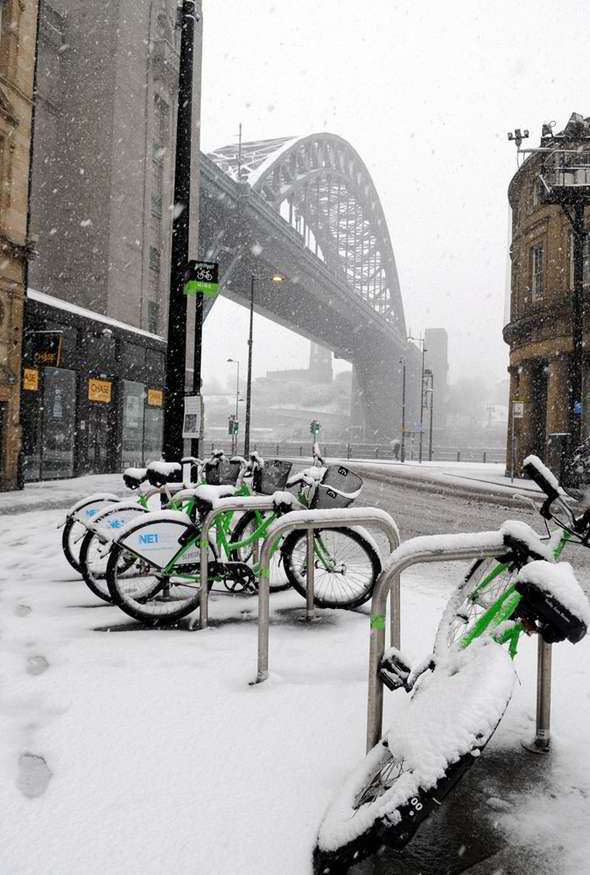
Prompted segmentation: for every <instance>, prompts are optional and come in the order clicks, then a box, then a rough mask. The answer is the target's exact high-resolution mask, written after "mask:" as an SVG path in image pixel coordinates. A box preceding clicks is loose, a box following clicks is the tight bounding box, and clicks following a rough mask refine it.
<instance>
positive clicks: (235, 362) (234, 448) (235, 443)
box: [227, 359, 240, 454]
mask: <svg viewBox="0 0 590 875" xmlns="http://www.w3.org/2000/svg"><path fill="white" fill-rule="evenodd" d="M227 361H228V362H231V363H232V364H233V365H237V375H236V418H235V422H237V421H238V401H239V400H240V363H239V361H238V360H237V359H227ZM237 449H238V438H237V436H236V433H235V432H232V436H231V451H232V454H234V453H236V452H237Z"/></svg>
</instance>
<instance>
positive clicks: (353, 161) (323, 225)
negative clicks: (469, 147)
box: [209, 134, 406, 343]
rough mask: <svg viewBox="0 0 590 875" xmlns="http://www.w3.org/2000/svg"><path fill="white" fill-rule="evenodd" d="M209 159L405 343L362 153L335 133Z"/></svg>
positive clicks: (389, 254) (254, 145) (230, 150)
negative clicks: (254, 194) (279, 220)
mask: <svg viewBox="0 0 590 875" xmlns="http://www.w3.org/2000/svg"><path fill="white" fill-rule="evenodd" d="M209 157H210V158H211V159H212V160H213V161H214V162H215V164H216V165H217V166H218V167H219V168H220V169H222V170H223V171H225V173H227V174H228V175H229V176H230V177H231V178H232V179H233V180H234V181H235V182H239V183H248V184H249V185H250V186H251V187H252V189H253V190H254V191H255V192H257V193H258V194H259V195H260V196H261V197H262V198H263V199H264V201H266V203H267V204H268V205H270V206H271V207H272V208H273V209H274V210H276V211H277V212H278V213H279V214H280V215H281V216H282V217H283V219H284V220H285V221H286V222H288V223H289V224H290V225H291V226H292V227H293V228H294V229H295V230H296V231H297V232H298V233H299V234H300V236H301V237H302V239H303V242H304V244H305V246H306V247H307V248H308V249H309V250H311V251H312V252H313V253H314V254H315V255H316V256H317V258H319V259H320V260H321V261H322V262H324V264H325V265H326V267H328V268H329V269H330V271H331V272H332V273H334V274H335V275H336V276H337V277H338V278H339V279H344V280H345V281H346V283H347V286H348V288H350V289H351V291H352V293H353V294H356V295H358V296H359V297H360V298H361V299H362V300H363V301H364V302H365V303H366V304H368V305H369V306H370V307H371V308H372V309H373V310H374V311H376V312H377V313H378V314H379V316H380V318H381V319H383V320H384V321H385V322H386V323H387V324H388V326H389V328H390V329H393V331H394V333H395V334H397V335H398V337H399V339H400V340H403V342H404V343H405V339H406V326H405V319H404V312H403V305H402V299H401V293H400V287H399V279H398V274H397V268H396V264H395V258H394V254H393V247H392V245H391V239H390V237H389V231H388V228H387V222H386V219H385V215H384V213H383V208H382V206H381V202H380V200H379V196H378V194H377V191H376V189H375V186H374V184H373V181H372V179H371V176H370V174H369V172H368V170H367V168H366V166H365V164H364V163H363V161H362V160H361V158H360V156H359V155H358V153H357V152H356V151H355V150H354V149H353V148H352V146H350V144H349V143H347V142H346V140H344V139H342V138H341V137H338V136H335V135H334V134H311V135H309V136H306V137H280V138H277V139H273V140H260V141H257V142H249V143H242V144H241V147H238V146H237V145H236V146H224V147H223V148H221V149H217V150H216V151H215V152H213V153H211V154H210V155H209Z"/></svg>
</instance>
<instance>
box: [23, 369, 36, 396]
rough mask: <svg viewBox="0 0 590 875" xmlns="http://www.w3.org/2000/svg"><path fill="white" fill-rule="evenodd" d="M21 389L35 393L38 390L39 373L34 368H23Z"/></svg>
mask: <svg viewBox="0 0 590 875" xmlns="http://www.w3.org/2000/svg"><path fill="white" fill-rule="evenodd" d="M23 389H28V391H29V392H37V391H38V389H39V371H37V370H36V369H35V368H25V369H24V371H23Z"/></svg>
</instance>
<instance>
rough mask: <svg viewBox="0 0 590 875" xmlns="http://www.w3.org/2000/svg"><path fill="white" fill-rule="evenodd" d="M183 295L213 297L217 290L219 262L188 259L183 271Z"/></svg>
mask: <svg viewBox="0 0 590 875" xmlns="http://www.w3.org/2000/svg"><path fill="white" fill-rule="evenodd" d="M183 291H184V294H185V295H204V296H205V297H206V298H214V297H215V295H216V294H217V292H218V291H219V264H218V263H217V262H216V261H189V263H188V265H187V267H186V270H185V272H184V288H183Z"/></svg>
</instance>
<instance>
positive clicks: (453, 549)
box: [367, 529, 551, 753]
mask: <svg viewBox="0 0 590 875" xmlns="http://www.w3.org/2000/svg"><path fill="white" fill-rule="evenodd" d="M505 534H506V529H500V530H498V531H493V532H479V533H475V532H474V533H465V534H459V535H425V536H422V537H418V538H411V539H410V540H409V541H405V543H404V544H402V545H401V546H400V547H398V548H397V550H395V551H394V552H393V553H392V554H391V556H390V557H389V559H388V561H387V564H386V566H385V568H384V569H383V571H382V572H381V574H380V575H379V578H378V580H377V583H376V584H375V589H374V590H373V598H372V600H371V626H370V633H369V634H370V639H369V640H370V644H369V684H368V696H367V752H368V751H369V750H371V748H373V747H374V746H375V745H376V744H377V743H378V742H379V740H380V738H381V735H382V728H383V681H382V680H381V677H380V675H379V665H380V663H381V659H382V658H383V653H384V651H385V622H384V617H385V608H386V603H387V596H388V594H389V593H390V592H397V598H398V604H399V590H400V578H401V573H402V571H404V570H405V569H406V568H409V567H410V566H411V565H417V564H419V563H421V562H453V561H457V562H460V561H465V560H467V561H469V560H473V559H486V558H494V557H496V556H498V555H501V554H502V552H505V551H506V542H505V540H504V536H505ZM398 616H399V614H398ZM400 643H401V642H400V625H399V623H398V625H397V634H395V630H394V626H393V623H392V626H391V634H390V644H391V646H393V647H397V648H399V647H400ZM550 714H551V645H550V644H547V643H545V641H543V639H542V638H541V636H539V645H538V662H537V723H536V733H535V738H534V740H533V742H532V743H531V744H526V745H525V747H526V748H527V750H531V751H533V752H536V753H544V752H546V751H547V750H548V749H549V741H550Z"/></svg>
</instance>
